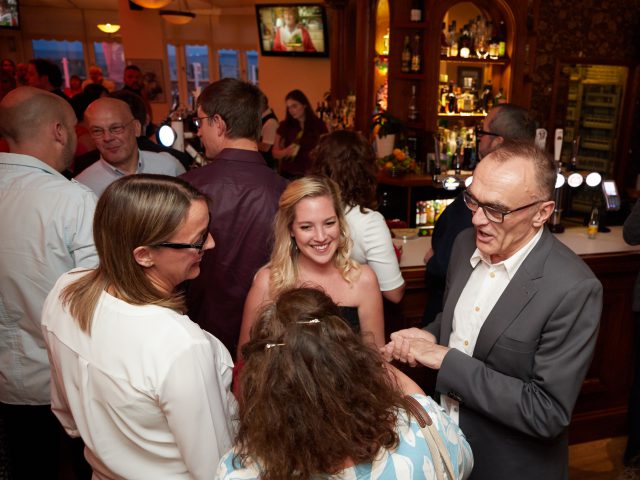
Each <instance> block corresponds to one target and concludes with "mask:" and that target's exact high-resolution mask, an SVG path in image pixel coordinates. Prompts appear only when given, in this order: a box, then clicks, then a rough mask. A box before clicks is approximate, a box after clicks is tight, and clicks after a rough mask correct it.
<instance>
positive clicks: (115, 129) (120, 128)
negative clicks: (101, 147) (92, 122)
mask: <svg viewBox="0 0 640 480" xmlns="http://www.w3.org/2000/svg"><path fill="white" fill-rule="evenodd" d="M134 120H135V118H132V119H131V120H129V121H128V122H127V123H116V124H115V125H111V126H110V127H109V128H107V130H108V131H109V133H110V134H111V135H122V134H123V133H124V130H125V129H126V128H127V127H128V126H129V125H131V123H132V122H133V121H134ZM104 132H105V129H104V128H100V127H92V128H90V129H89V135H91V136H92V137H93V138H102V137H104Z"/></svg>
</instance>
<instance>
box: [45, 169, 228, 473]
mask: <svg viewBox="0 0 640 480" xmlns="http://www.w3.org/2000/svg"><path fill="white" fill-rule="evenodd" d="M208 225H209V210H208V207H207V201H206V199H205V197H204V196H203V195H202V194H201V193H200V192H199V191H198V190H196V189H195V188H193V187H191V186H190V185H189V184H188V183H186V182H185V181H183V180H180V179H177V178H173V177H167V176H163V175H144V174H141V175H130V176H126V177H124V178H122V179H120V180H117V181H116V182H114V183H112V184H111V185H110V186H109V187H108V188H107V190H105V192H104V193H103V195H102V196H101V197H100V200H99V201H98V205H97V207H96V212H95V217H94V224H93V231H94V238H95V244H96V250H97V251H98V257H99V259H100V263H99V265H98V267H97V268H96V269H94V270H72V271H71V272H69V273H66V274H65V275H63V276H62V277H60V279H59V280H58V282H57V283H56V285H55V286H54V288H53V290H52V291H51V293H50V294H49V296H48V297H47V300H46V302H45V305H44V309H43V314H42V324H43V330H44V333H45V340H46V342H47V349H48V351H49V358H50V360H51V404H52V405H51V406H52V409H53V412H54V413H55V414H56V416H57V417H58V419H59V420H60V422H61V423H62V425H63V427H64V428H65V430H66V431H67V433H68V434H69V435H71V436H75V437H77V436H81V437H82V439H83V440H84V443H85V445H86V449H85V457H86V458H87V460H88V462H89V463H90V464H91V467H92V468H93V478H95V479H115V478H128V479H135V478H139V479H146V478H171V479H210V478H213V477H214V475H215V466H216V463H217V460H218V458H219V457H220V456H221V454H222V453H224V452H225V451H226V450H228V449H229V447H230V446H231V424H230V417H231V415H232V413H233V412H230V407H234V406H235V404H234V403H233V400H232V398H231V396H230V390H229V387H230V383H231V369H232V368H233V363H232V361H231V356H230V355H229V352H228V351H227V350H226V348H225V347H224V346H223V345H222V343H220V341H219V340H217V339H216V338H215V337H213V336H212V335H210V334H208V333H207V332H205V331H203V330H202V329H200V327H198V326H197V325H196V324H195V323H193V322H192V321H191V320H189V318H188V317H187V316H186V315H184V311H185V310H186V309H185V305H184V299H183V297H182V295H181V294H180V291H179V289H178V285H180V284H181V283H182V282H184V281H185V280H189V279H192V278H195V277H197V276H198V274H199V273H200V261H201V260H202V255H203V252H204V250H208V249H210V248H213V246H214V241H213V238H212V237H211V235H210V234H209V230H208ZM231 409H232V410H234V408H231Z"/></svg>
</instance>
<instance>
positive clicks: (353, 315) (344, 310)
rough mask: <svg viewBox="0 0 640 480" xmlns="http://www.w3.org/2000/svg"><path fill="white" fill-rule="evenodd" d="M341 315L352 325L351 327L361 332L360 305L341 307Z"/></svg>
mask: <svg viewBox="0 0 640 480" xmlns="http://www.w3.org/2000/svg"><path fill="white" fill-rule="evenodd" d="M338 308H339V309H340V316H342V319H343V320H344V321H345V322H347V324H348V325H349V326H350V327H351V329H352V330H353V331H354V332H356V333H360V317H358V307H340V306H338Z"/></svg>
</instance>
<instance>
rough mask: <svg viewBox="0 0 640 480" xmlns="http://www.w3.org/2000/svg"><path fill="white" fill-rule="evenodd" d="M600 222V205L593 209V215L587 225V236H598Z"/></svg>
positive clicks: (591, 237) (592, 237)
mask: <svg viewBox="0 0 640 480" xmlns="http://www.w3.org/2000/svg"><path fill="white" fill-rule="evenodd" d="M599 224H600V215H599V213H598V207H593V209H591V216H590V217H589V225H588V226H587V236H588V237H589V238H590V239H592V240H593V239H594V238H596V234H597V233H598V226H599Z"/></svg>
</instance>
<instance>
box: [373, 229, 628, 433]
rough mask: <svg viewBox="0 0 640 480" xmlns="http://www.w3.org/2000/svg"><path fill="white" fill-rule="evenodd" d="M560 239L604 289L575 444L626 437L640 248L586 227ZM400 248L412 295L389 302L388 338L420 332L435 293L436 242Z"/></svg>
mask: <svg viewBox="0 0 640 480" xmlns="http://www.w3.org/2000/svg"><path fill="white" fill-rule="evenodd" d="M556 237H557V238H558V239H559V240H560V241H562V242H563V243H564V244H565V245H567V246H568V247H569V248H571V249H572V250H573V251H574V252H576V253H577V254H578V255H580V256H581V257H582V259H583V260H584V261H585V262H586V263H587V265H588V266H589V267H590V268H591V269H592V270H593V272H594V273H595V275H596V276H597V277H598V279H599V280H600V281H601V282H602V285H603V288H604V297H603V310H602V317H601V320H600V332H599V334H598V341H597V344H596V350H595V355H594V358H593V361H592V363H591V367H590V368H589V372H588V374H587V378H586V379H585V381H584V384H583V386H582V391H581V393H580V396H579V398H578V402H577V404H576V407H575V410H574V413H573V419H572V423H571V427H570V441H571V442H572V443H579V442H585V441H591V440H596V439H599V438H606V437H612V436H618V435H624V434H626V428H627V427H626V416H627V402H628V397H629V390H630V386H631V377H632V373H633V372H632V368H633V354H634V349H635V346H634V345H633V344H632V342H633V313H632V311H631V305H632V299H633V286H634V283H635V279H636V276H637V274H638V271H640V247H632V246H629V245H627V244H626V243H624V240H623V239H622V227H611V232H609V233H598V235H597V237H596V238H595V239H593V240H591V239H589V238H587V232H586V227H582V228H580V227H576V228H568V229H567V230H566V231H565V232H564V233H562V234H556ZM394 243H395V244H396V245H397V246H400V245H401V246H402V250H403V253H402V258H401V261H400V267H401V269H402V273H403V275H404V278H405V281H406V282H407V290H406V293H405V296H404V299H403V300H402V302H401V303H400V304H399V305H392V304H390V303H388V302H385V321H386V330H387V333H391V332H393V331H395V330H398V329H400V328H407V327H410V326H420V323H421V321H422V312H423V310H424V305H425V303H426V300H427V297H428V293H429V292H428V291H427V288H426V285H425V281H424V263H423V258H424V254H425V252H426V251H427V250H428V249H429V248H430V247H431V238H430V237H413V238H411V237H410V238H408V239H402V238H395V239H394ZM558 368H562V365H558ZM424 370H426V369H424ZM407 373H411V371H410V370H407ZM415 375H416V376H417V379H418V380H422V381H424V379H425V378H426V379H427V380H428V379H429V378H430V377H431V378H432V379H433V376H432V375H429V374H428V373H427V372H418V371H416V372H415Z"/></svg>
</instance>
